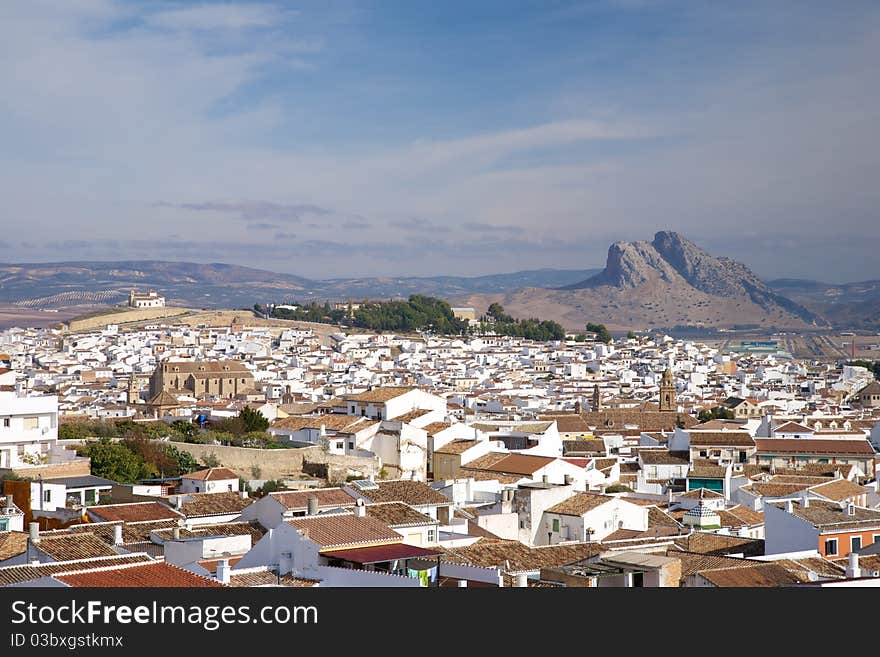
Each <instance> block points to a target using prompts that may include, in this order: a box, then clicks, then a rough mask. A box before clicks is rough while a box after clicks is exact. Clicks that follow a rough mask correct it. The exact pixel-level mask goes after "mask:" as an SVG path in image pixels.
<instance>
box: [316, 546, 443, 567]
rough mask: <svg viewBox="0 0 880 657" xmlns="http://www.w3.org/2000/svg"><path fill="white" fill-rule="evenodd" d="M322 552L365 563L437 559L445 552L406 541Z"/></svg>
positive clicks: (325, 554)
mask: <svg viewBox="0 0 880 657" xmlns="http://www.w3.org/2000/svg"><path fill="white" fill-rule="evenodd" d="M321 554H322V555H323V556H325V557H334V558H336V559H344V560H345V561H351V562H354V563H362V564H363V563H379V562H382V561H394V560H396V559H431V558H434V559H436V557H437V556H438V555H440V554H443V552H442V551H441V550H429V549H427V548H423V547H417V546H415V545H406V544H404V543H393V544H391V545H374V546H371V547H364V548H354V549H352V550H333V551H332V552H322V553H321Z"/></svg>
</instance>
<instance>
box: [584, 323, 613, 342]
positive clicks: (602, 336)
mask: <svg viewBox="0 0 880 657" xmlns="http://www.w3.org/2000/svg"><path fill="white" fill-rule="evenodd" d="M587 332H589V333H595V334H596V339H597V340H599V342H604V343H605V344H608V343H609V342H611V340H612V338H611V334H610V333H609V332H608V329H607V328H605V325H604V324H594V323H592V322H590V323H589V324H587Z"/></svg>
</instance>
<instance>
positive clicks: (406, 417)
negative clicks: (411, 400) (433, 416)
mask: <svg viewBox="0 0 880 657" xmlns="http://www.w3.org/2000/svg"><path fill="white" fill-rule="evenodd" d="M430 412H431V410H430V409H428V410H424V409H421V408H416V409H413V410H411V411H410V412H409V413H403V414H402V415H397V416H395V417H393V418H388V420H389V421H391V422H412V421H413V420H417V419H419V418H420V417H422V416H423V415H427V414H428V413H430Z"/></svg>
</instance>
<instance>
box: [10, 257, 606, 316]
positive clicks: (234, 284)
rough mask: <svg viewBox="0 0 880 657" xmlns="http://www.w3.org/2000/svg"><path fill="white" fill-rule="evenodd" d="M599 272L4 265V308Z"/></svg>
mask: <svg viewBox="0 0 880 657" xmlns="http://www.w3.org/2000/svg"><path fill="white" fill-rule="evenodd" d="M596 271H597V270H590V269H580V270H573V271H566V270H557V269H540V270H532V271H521V272H515V273H512V274H498V275H491V276H477V277H470V278H469V277H463V276H436V277H423V278H408V277H402V278H362V279H357V278H347V279H333V280H323V281H322V280H311V279H307V278H304V277H302V276H295V275H292V274H279V273H276V272H271V271H266V270H262V269H254V268H251V267H240V266H237V265H227V264H222V263H210V264H198V263H192V262H166V261H153V260H150V261H120V262H60V263H29V264H0V305H3V304H5V305H16V306H22V307H27V308H71V307H82V308H88V307H98V306H101V305H107V304H113V303H120V302H123V301H124V300H125V299H126V298H127V296H128V291H129V290H130V289H132V288H135V289H138V290H145V289H156V290H159V291H160V292H161V293H162V294H164V295H165V296H166V298H167V299H168V303H169V304H171V305H178V306H189V307H194V308H236V307H238V308H240V307H250V306H252V305H253V304H254V303H255V302H260V303H266V302H282V301H285V300H294V299H296V300H303V299H305V298H309V297H311V298H322V299H324V298H329V299H349V298H352V299H357V298H389V297H408V296H409V295H410V294H426V295H432V296H438V297H446V298H448V297H454V296H461V295H465V294H474V293H496V292H510V291H513V290H516V289H518V288H520V287H524V286H547V287H555V286H560V285H568V284H570V283H573V282H575V281H578V280H581V279H583V278H584V277H585V276H591V275H592V274H594V273H595V272H596Z"/></svg>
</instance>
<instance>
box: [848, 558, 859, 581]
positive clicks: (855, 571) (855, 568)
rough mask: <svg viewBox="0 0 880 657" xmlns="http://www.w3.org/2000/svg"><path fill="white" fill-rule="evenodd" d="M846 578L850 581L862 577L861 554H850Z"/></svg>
mask: <svg viewBox="0 0 880 657" xmlns="http://www.w3.org/2000/svg"><path fill="white" fill-rule="evenodd" d="M846 576H847V578H848V579H853V578H855V577H861V576H862V569H861V568H859V553H858V552H850V553H849V563H848V565H847V567H846Z"/></svg>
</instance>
